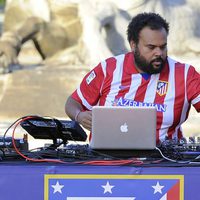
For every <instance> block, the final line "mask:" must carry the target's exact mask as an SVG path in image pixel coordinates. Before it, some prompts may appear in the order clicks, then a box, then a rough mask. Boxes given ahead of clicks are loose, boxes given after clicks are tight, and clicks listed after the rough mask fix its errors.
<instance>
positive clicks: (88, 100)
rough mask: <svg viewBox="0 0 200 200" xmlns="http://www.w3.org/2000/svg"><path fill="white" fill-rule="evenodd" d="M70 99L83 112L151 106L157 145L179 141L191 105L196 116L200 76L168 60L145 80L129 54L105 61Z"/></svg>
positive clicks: (186, 66) (91, 73)
mask: <svg viewBox="0 0 200 200" xmlns="http://www.w3.org/2000/svg"><path fill="white" fill-rule="evenodd" d="M72 98H74V99H75V100H77V101H78V102H80V103H81V104H82V105H83V107H84V108H85V109H86V110H91V109H92V107H93V106H95V105H102V106H139V107H140V106H155V107H156V108H157V142H158V141H159V139H160V140H161V141H163V140H164V139H165V137H166V136H168V138H171V139H172V138H181V137H182V129H181V124H182V123H183V122H184V121H185V120H186V119H187V117H188V113H189V110H190V105H191V104H192V105H193V106H194V107H195V109H196V110H197V111H198V112H200V74H199V73H197V71H195V68H194V67H192V66H190V65H187V64H182V63H179V62H177V61H175V60H173V59H171V58H169V57H168V58H167V62H166V64H165V66H164V68H163V70H162V72H161V73H159V74H153V75H151V76H149V78H148V79H145V78H144V77H143V76H142V75H141V74H140V73H138V71H137V70H136V68H135V66H134V56H133V54H132V53H131V52H130V53H127V54H122V55H119V56H116V57H111V58H108V59H107V60H105V61H103V62H101V63H99V64H98V65H97V66H96V67H95V68H94V69H93V70H91V71H90V72H89V73H88V74H87V75H86V76H85V77H84V79H83V81H82V82H81V84H80V86H79V88H78V89H77V90H76V91H74V93H73V94H72Z"/></svg>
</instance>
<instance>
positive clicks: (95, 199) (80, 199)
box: [67, 197, 164, 200]
mask: <svg viewBox="0 0 200 200" xmlns="http://www.w3.org/2000/svg"><path fill="white" fill-rule="evenodd" d="M88 199H91V200H134V199H135V197H67V200H88ZM163 200H164V199H163Z"/></svg>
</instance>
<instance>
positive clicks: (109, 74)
mask: <svg viewBox="0 0 200 200" xmlns="http://www.w3.org/2000/svg"><path fill="white" fill-rule="evenodd" d="M106 65H107V66H106V78H105V80H104V83H103V88H102V94H103V95H104V96H102V97H101V99H100V101H99V105H105V101H106V97H107V95H108V94H109V92H110V88H111V83H112V80H113V72H114V70H115V68H116V59H115V58H114V57H112V58H109V59H107V60H106Z"/></svg>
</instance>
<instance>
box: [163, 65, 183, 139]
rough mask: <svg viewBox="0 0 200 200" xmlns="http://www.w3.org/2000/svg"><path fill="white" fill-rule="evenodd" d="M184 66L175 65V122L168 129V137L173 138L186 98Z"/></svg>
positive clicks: (180, 134) (179, 135)
mask: <svg viewBox="0 0 200 200" xmlns="http://www.w3.org/2000/svg"><path fill="white" fill-rule="evenodd" d="M184 66H185V65H184V64H181V63H176V64H175V72H174V73H175V100H174V121H173V123H172V126H170V127H169V129H168V133H167V134H168V137H169V138H172V135H173V133H174V132H175V128H176V126H177V125H178V124H179V123H180V119H181V114H182V110H183V105H184V98H185V81H184V69H185V67H184ZM178 137H179V138H180V137H182V133H181V130H180V128H179V130H178Z"/></svg>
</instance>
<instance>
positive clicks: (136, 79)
mask: <svg viewBox="0 0 200 200" xmlns="http://www.w3.org/2000/svg"><path fill="white" fill-rule="evenodd" d="M141 83H142V76H141V75H140V74H133V75H132V77H131V86H130V89H129V91H128V92H127V93H126V94H125V96H124V98H125V99H134V98H135V95H136V92H137V90H138V87H139V86H140V85H141Z"/></svg>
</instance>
